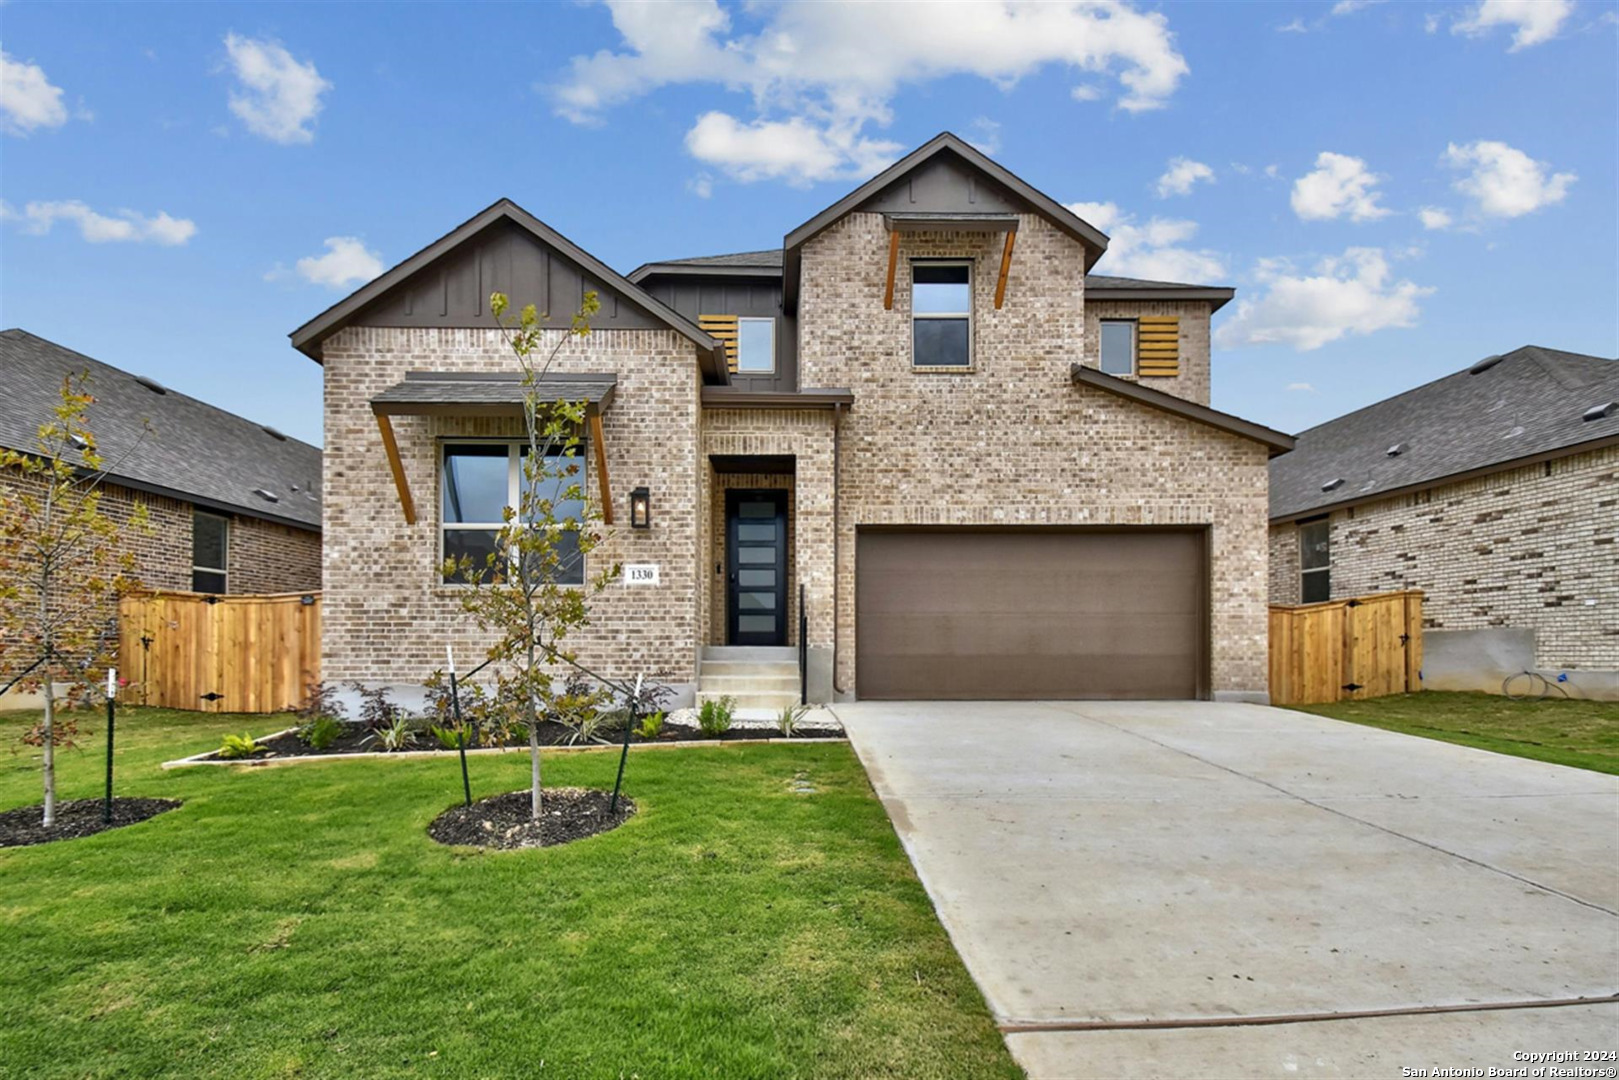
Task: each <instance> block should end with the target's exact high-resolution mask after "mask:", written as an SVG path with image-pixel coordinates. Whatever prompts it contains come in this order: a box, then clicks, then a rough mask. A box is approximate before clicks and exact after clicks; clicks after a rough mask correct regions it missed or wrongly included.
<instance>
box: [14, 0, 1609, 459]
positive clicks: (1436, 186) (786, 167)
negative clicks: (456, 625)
mask: <svg viewBox="0 0 1619 1080" xmlns="http://www.w3.org/2000/svg"><path fill="white" fill-rule="evenodd" d="M1616 29H1619V7H1616V6H1615V5H1614V4H1611V3H1610V4H1604V3H1597V2H1593V0H1533V2H1529V3H1516V2H1514V0H1485V2H1484V3H1480V2H1478V0H1466V2H1461V3H1439V4H1416V3H1365V2H1360V0H1343V2H1339V3H1335V4H1327V3H1323V4H1304V3H1286V2H1278V3H1265V4H1220V3H1198V4H1162V5H1151V6H1149V5H1131V4H1124V3H1097V4H1072V5H1070V4H1046V5H1039V6H1036V7H1022V6H1020V5H1017V4H999V3H994V4H977V5H966V4H963V5H939V6H935V7H930V8H926V9H923V8H921V7H917V6H908V5H898V4H894V5H886V6H880V7H867V8H858V7H854V6H848V5H841V6H840V5H832V4H820V5H803V6H796V7H776V6H772V5H750V6H746V7H743V6H735V5H716V4H714V3H711V2H699V3H694V4H690V5H687V6H685V7H684V8H682V7H679V6H676V5H613V6H608V5H599V4H596V5H590V4H587V5H574V4H554V5H543V6H541V5H536V6H522V7H518V6H495V5H489V6H482V7H469V6H435V5H424V4H417V5H408V6H405V5H401V6H393V7H384V6H381V5H372V4H365V5H341V6H339V5H311V4H299V5H279V4H278V5H251V4H236V5H193V4H187V5H164V6H147V5H142V4H138V3H121V4H35V3H28V2H16V0H13V2H9V3H4V4H3V6H0V48H3V50H4V54H5V59H4V70H3V76H4V77H3V79H0V199H3V206H0V218H3V220H0V324H3V325H5V326H21V327H23V328H25V329H27V330H30V331H32V332H34V333H37V334H40V335H42V336H44V337H47V338H51V339H52V340H55V341H59V342H61V343H62V344H65V345H68V346H69V347H72V348H76V349H79V350H80V351H83V352H86V353H89V354H90V355H92V356H95V357H97V358H98V359H102V360H105V361H106V362H108V363H111V364H114V365H116V366H118V367H122V368H126V369H129V370H132V371H136V372H140V373H144V374H149V375H152V376H154V377H156V378H158V379H160V380H162V381H163V382H165V383H168V384H169V385H171V386H174V387H176V388H177V389H180V390H183V391H185V392H187V393H190V394H193V395H195V396H197V397H200V398H203V399H205V400H208V401H211V402H214V403H216V404H218V405H220V406H222V407H224V408H227V409H230V410H232V411H234V412H239V413H242V414H244V415H246V416H249V417H252V418H253V419H256V420H259V421H262V422H266V423H270V424H274V425H275V426H277V427H280V428H282V429H283V430H285V431H287V432H289V433H291V434H294V435H297V436H299V437H302V438H306V439H309V440H310V441H313V442H319V440H320V376H319V369H318V368H317V367H316V365H315V364H314V363H312V362H311V361H309V360H307V359H305V358H304V357H302V356H301V355H300V354H298V353H296V352H294V351H293V350H292V348H291V347H290V346H289V345H288V343H287V338H286V334H287V332H288V331H290V330H292V329H293V328H294V327H296V326H297V325H299V324H300V323H302V322H304V321H305V320H306V319H308V318H309V317H310V316H312V315H314V314H316V313H317V312H319V311H320V310H322V309H323V308H325V307H326V306H328V305H329V304H331V303H332V302H333V301H335V300H337V299H339V298H340V297H342V296H343V295H345V294H346V293H347V292H348V291H350V290H352V289H353V288H354V287H356V286H357V285H358V284H360V283H362V282H363V280H364V279H365V277H366V276H369V274H371V273H374V272H376V271H377V270H378V269H380V268H384V267H386V266H390V265H392V264H394V263H395V262H397V261H399V260H400V259H402V258H404V257H405V256H407V255H409V254H410V253H412V252H413V251H415V250H416V249H418V248H419V247H421V246H423V245H424V244H426V243H427V242H429V241H431V240H432V239H434V238H436V237H437V236H439V235H441V234H443V233H444V232H446V231H448V230H449V229H450V228H452V227H453V226H454V225H456V224H458V223H459V222H461V221H463V220H465V219H466V218H468V217H470V216H471V215H472V214H474V213H475V212H477V211H478V210H480V209H482V208H483V207H484V206H486V205H488V204H489V203H491V202H493V201H494V200H496V199H497V198H499V197H501V196H509V197H511V198H513V199H515V200H517V201H518V202H519V203H521V204H522V205H524V206H525V207H527V208H528V209H529V210H531V211H533V212H534V213H535V214H537V215H538V216H540V217H541V218H543V219H544V220H546V221H547V222H548V223H550V224H551V225H553V226H554V227H556V228H557V229H559V230H561V231H562V232H563V233H564V234H566V235H567V236H569V237H570V238H572V239H573V240H575V241H576V242H578V243H580V244H581V245H583V246H584V247H586V248H587V249H589V250H590V251H592V252H593V253H594V254H596V255H597V256H598V257H600V258H602V259H603V260H605V261H606V262H607V263H609V264H610V265H612V266H615V267H617V268H619V269H620V270H624V271H628V270H630V269H632V268H633V267H635V266H637V265H639V264H640V263H642V262H644V261H649V260H653V259H658V258H667V257H678V256H687V255H696V254H705V253H712V252H720V251H736V250H744V249H752V248H766V247H775V246H779V244H780V243H781V237H782V235H783V234H784V233H785V232H787V231H788V230H789V229H791V228H792V227H793V226H795V225H797V224H798V223H800V222H802V221H803V220H805V219H806V218H808V217H810V216H811V215H813V214H814V213H816V212H817V211H818V210H820V209H821V208H823V207H824V206H826V205H827V204H829V203H831V202H833V201H834V200H836V199H837V198H838V197H840V196H841V195H842V194H843V193H844V192H846V191H847V190H849V189H850V188H851V187H853V186H854V185H855V184H856V183H858V182H859V180H861V179H863V178H864V177H865V176H867V175H869V174H870V173H871V172H873V171H875V170H876V169H877V168H879V167H881V166H882V165H883V164H885V163H886V162H887V161H889V160H892V159H893V158H894V157H896V156H898V155H899V154H901V153H903V152H904V151H905V150H908V149H910V148H911V147H913V146H915V145H917V144H919V143H921V142H923V141H925V140H926V139H928V138H930V137H931V136H932V135H934V134H936V133H937V132H939V131H941V130H946V129H948V130H953V131H955V132H957V133H958V134H960V135H962V136H964V137H966V138H968V139H970V140H972V141H974V142H976V143H978V144H979V145H981V146H982V147H983V148H984V149H986V150H988V151H990V152H991V153H992V154H994V155H995V156H996V157H997V158H998V159H999V160H1001V161H1002V162H1003V163H1004V164H1006V165H1007V166H1008V167H1009V168H1011V169H1012V170H1013V171H1015V172H1017V173H1018V174H1019V175H1021V176H1023V177H1024V178H1025V179H1026V180H1028V181H1030V182H1031V183H1033V184H1035V185H1036V186H1037V187H1039V188H1041V189H1043V190H1045V191H1046V192H1048V193H1049V194H1051V195H1052V196H1054V197H1055V198H1057V199H1059V200H1061V201H1063V202H1065V203H1069V204H1075V205H1077V206H1078V208H1079V209H1080V212H1081V213H1082V214H1084V215H1085V216H1087V217H1088V218H1089V219H1090V220H1091V221H1092V223H1093V224H1095V225H1097V226H1098V227H1101V228H1102V229H1103V230H1104V231H1106V232H1108V233H1109V234H1110V235H1111V236H1112V238H1113V246H1112V248H1111V250H1110V251H1109V253H1108V255H1107V256H1106V257H1105V258H1104V259H1103V261H1102V262H1101V263H1100V264H1099V265H1098V266H1097V272H1099V273H1107V272H1112V273H1128V274H1136V275H1138V276H1147V277H1165V278H1171V279H1183V280H1196V281H1201V282H1207V283H1217V284H1230V285H1234V286H1236V288H1237V296H1238V302H1236V303H1233V304H1231V305H1228V306H1227V308H1226V309H1225V310H1224V311H1222V312H1221V313H1220V314H1219V315H1217V316H1216V323H1215V326H1216V330H1215V334H1216V344H1217V347H1216V350H1215V359H1214V403H1215V405H1216V406H1217V407H1219V408H1223V409H1227V410H1229V411H1232V412H1235V413H1238V414H1240V415H1243V416H1246V417H1249V418H1251V419H1254V420H1258V421H1261V422H1264V423H1269V424H1272V425H1275V426H1277V427H1281V428H1284V429H1287V430H1298V429H1300V428H1303V427H1306V426H1309V425H1311V424H1314V423H1319V422H1320V421H1323V420H1326V419H1330V418H1331V417H1333V416H1336V415H1339V414H1341V413H1343V412H1346V411H1349V410H1351V409H1353V408H1357V407H1359V406H1361V405H1365V404H1368V403H1370V402H1372V401H1375V400H1377V399H1379V398H1382V397H1385V396H1387V395H1389V394H1392V393H1396V392H1398V391H1400V390H1403V389H1406V388H1409V387H1411V386H1414V385H1416V384H1418V383H1420V382H1424V381H1427V380H1428V379H1431V378H1435V377H1438V376H1440V375H1443V374H1446V373H1448V372H1450V371H1453V370H1456V369H1458V368H1460V367H1463V366H1465V365H1467V364H1469V363H1471V362H1472V361H1473V360H1476V359H1478V358H1479V357H1482V356H1485V355H1488V354H1490V353H1494V352H1502V351H1506V350H1508V349H1511V348H1514V347H1516V346H1518V345H1522V344H1526V343H1535V344H1543V345H1550V346H1554V347H1559V348H1565V349H1571V350H1576V351H1582V352H1592V353H1596V354H1599V355H1605V356H1613V355H1615V353H1616V352H1619V299H1616V297H1619V222H1616V212H1615V204H1616V198H1615V192H1616V186H1619V176H1616V171H1619V170H1616V157H1619V136H1616V131H1619V116H1616V100H1619V95H1616V93H1615V90H1616V84H1619V48H1616ZM1014 280H1015V279H1014ZM1014 287H1015V284H1014Z"/></svg>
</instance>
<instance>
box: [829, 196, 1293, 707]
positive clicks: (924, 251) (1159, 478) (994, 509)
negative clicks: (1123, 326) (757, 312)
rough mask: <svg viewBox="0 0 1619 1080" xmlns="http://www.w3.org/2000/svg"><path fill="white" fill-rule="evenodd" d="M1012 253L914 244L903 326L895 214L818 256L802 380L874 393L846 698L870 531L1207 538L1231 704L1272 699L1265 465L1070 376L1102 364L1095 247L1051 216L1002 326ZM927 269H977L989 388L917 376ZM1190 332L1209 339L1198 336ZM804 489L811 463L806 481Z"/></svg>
mask: <svg viewBox="0 0 1619 1080" xmlns="http://www.w3.org/2000/svg"><path fill="white" fill-rule="evenodd" d="M1000 251H1001V237H1000V236H999V235H998V234H986V233H966V232H963V233H936V234H930V235H926V236H921V235H917V234H902V240H901V244H900V266H901V271H900V273H898V274H897V275H896V278H895V288H894V305H893V309H892V310H891V311H885V310H884V309H883V307H882V295H883V287H884V281H885V279H886V276H887V232H886V229H885V228H884V223H883V219H882V217H881V215H879V214H869V213H856V214H851V215H849V216H848V217H846V218H844V219H843V220H842V221H840V222H838V223H837V224H835V225H833V226H831V227H830V228H829V229H827V230H826V231H825V232H823V233H821V234H820V235H819V236H817V237H816V238H814V239H813V240H811V241H809V242H808V243H806V244H805V245H804V248H803V255H802V259H803V264H802V265H803V269H802V279H801V280H802V285H801V294H800V302H799V327H800V333H799V363H800V371H801V376H800V379H801V382H802V384H803V385H805V386H846V387H849V388H850V389H852V390H853V391H854V394H855V405H854V407H853V409H852V410H851V411H850V412H849V414H848V415H847V416H846V417H845V418H844V420H843V430H842V436H841V438H842V461H843V467H842V470H841V493H840V498H841V504H842V505H841V514H840V521H839V528H840V537H839V541H840V542H839V551H840V561H841V565H840V566H839V567H838V577H839V579H840V584H841V588H840V589H839V596H838V604H837V618H838V630H839V633H838V639H839V640H838V665H837V681H838V685H839V686H840V688H842V689H843V690H845V691H855V692H856V693H857V692H858V690H857V688H856V687H855V686H854V658H855V651H854V648H855V643H854V634H855V625H854V610H855V609H854V589H853V583H854V569H855V568H854V559H855V547H854V544H855V533H856V529H857V527H858V526H860V525H876V524H953V525H1016V524H1028V525H1205V526H1208V527H1209V528H1210V530H1211V538H1210V547H1211V566H1210V592H1211V618H1212V628H1211V640H1212V654H1213V655H1212V662H1211V676H1212V685H1213V689H1214V691H1215V692H1216V693H1247V692H1263V691H1264V690H1265V688H1266V679H1267V660H1266V631H1267V627H1266V599H1267V597H1266V591H1267V590H1266V581H1265V570H1266V555H1265V529H1266V523H1267V516H1266V513H1267V512H1266V499H1267V493H1268V484H1269V481H1268V474H1267V465H1266V462H1267V451H1266V449H1265V447H1263V446H1261V445H1259V444H1258V443H1254V442H1250V441H1247V440H1244V439H1241V438H1238V437H1236V436H1233V435H1230V434H1227V433H1224V432H1221V431H1217V430H1215V429H1212V428H1208V427H1204V426H1201V425H1198V424H1195V423H1192V422H1189V421H1186V420H1182V419H1179V418H1176V417H1172V416H1169V415H1167V414H1164V413H1161V412H1158V411H1155V410H1152V409H1148V408H1146V407H1143V406H1140V405H1137V404H1134V403H1132V402H1128V401H1125V400H1123V399H1122V398H1119V397H1117V396H1115V395H1112V394H1108V393H1106V392H1105V391H1099V390H1092V389H1089V388H1082V387H1077V386H1075V385H1073V383H1072V381H1071V379H1070V375H1069V367H1070V365H1071V364H1072V363H1073V362H1074V360H1075V359H1076V358H1077V357H1086V358H1089V351H1088V350H1087V348H1086V347H1085V346H1084V344H1083V343H1084V342H1085V341H1086V340H1087V334H1086V322H1087V313H1086V310H1085V298H1084V263H1083V257H1082V252H1081V250H1080V248H1079V246H1078V245H1077V243H1076V242H1075V241H1073V240H1072V239H1070V238H1069V237H1067V236H1066V235H1064V234H1062V233H1061V232H1059V231H1058V230H1057V229H1055V228H1053V227H1052V226H1051V225H1050V224H1048V223H1047V222H1046V221H1045V220H1044V219H1043V218H1040V217H1037V216H1034V215H1023V216H1022V217H1021V218H1020V221H1019V231H1018V241H1017V249H1016V254H1015V256H1014V258H1013V262H1012V272H1011V275H1010V278H1009V282H1008V286H1007V292H1006V301H1005V304H1004V306H1003V307H1002V308H1001V310H999V311H996V310H995V308H994V288H995V282H996V278H997V276H998V273H999V256H1000ZM919 256H920V257H952V258H966V259H971V260H972V261H973V263H974V275H973V293H974V323H973V357H974V365H973V368H972V370H970V371H965V372H954V371H952V372H944V371H918V370H915V369H913V367H912V365H911V323H910V275H909V273H908V272H907V271H906V268H907V267H908V265H909V260H910V259H912V258H915V257H919ZM1116 303H1120V304H1122V302H1116ZM1146 307H1147V306H1146V305H1142V306H1141V307H1139V308H1136V309H1134V310H1138V311H1142V312H1144V311H1145V309H1146ZM1204 308H1205V310H1204V311H1203V312H1202V314H1201V315H1200V316H1199V317H1200V319H1201V320H1202V323H1203V325H1204V327H1205V328H1206V324H1207V318H1208V316H1207V311H1206V305H1204ZM1120 310H1121V313H1122V310H1123V309H1122V308H1121V309H1120ZM1190 322H1192V320H1188V323H1190ZM1183 333H1191V334H1197V333H1202V334H1203V335H1205V337H1206V329H1204V330H1201V331H1199V330H1196V329H1194V328H1193V327H1191V326H1190V325H1187V326H1183ZM1195 353H1196V349H1195V348H1189V349H1188V355H1187V356H1186V358H1185V359H1184V360H1183V364H1184V365H1185V367H1186V374H1184V375H1182V376H1181V379H1182V380H1185V383H1184V387H1185V392H1186V394H1187V396H1192V395H1193V391H1194V390H1195V389H1196V388H1197V387H1198V386H1200V385H1203V384H1206V382H1207V376H1206V374H1204V375H1198V374H1197V372H1196V368H1197V367H1198V357H1197V356H1196V355H1195ZM1204 355H1205V356H1206V352H1205V353H1204ZM1164 381H1167V380H1153V383H1154V384H1156V383H1160V382H1164ZM804 476H805V470H804V467H803V464H802V461H801V462H800V467H799V477H800V482H801V483H802V482H803V478H804ZM801 513H802V509H801ZM804 534H805V530H803V529H801V530H800V537H801V543H802V542H804V539H803V538H804ZM811 618H812V621H813V620H814V618H815V612H814V611H813V610H812V612H811ZM814 640H815V636H814V631H813V630H812V641H814Z"/></svg>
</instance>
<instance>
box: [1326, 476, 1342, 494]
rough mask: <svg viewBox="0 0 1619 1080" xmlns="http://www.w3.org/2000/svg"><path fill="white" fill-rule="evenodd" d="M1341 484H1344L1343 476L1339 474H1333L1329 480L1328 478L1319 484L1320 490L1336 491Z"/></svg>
mask: <svg viewBox="0 0 1619 1080" xmlns="http://www.w3.org/2000/svg"><path fill="white" fill-rule="evenodd" d="M1343 486H1344V478H1343V477H1341V476H1335V477H1333V478H1332V479H1331V480H1328V481H1327V482H1326V483H1325V484H1322V485H1321V490H1322V491H1337V490H1338V489H1339V488H1341V487H1343Z"/></svg>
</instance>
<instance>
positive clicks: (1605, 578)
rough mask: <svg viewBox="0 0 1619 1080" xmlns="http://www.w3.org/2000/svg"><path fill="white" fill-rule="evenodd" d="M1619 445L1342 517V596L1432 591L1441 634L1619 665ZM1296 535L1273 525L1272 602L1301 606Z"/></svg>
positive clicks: (1597, 665)
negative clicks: (1524, 643) (1503, 640)
mask: <svg viewBox="0 0 1619 1080" xmlns="http://www.w3.org/2000/svg"><path fill="white" fill-rule="evenodd" d="M1616 481H1619V447H1607V448H1605V449H1602V450H1595V451H1590V452H1587V453H1583V454H1575V455H1572V456H1570V457H1566V458H1561V459H1559V460H1557V461H1552V462H1549V463H1546V464H1541V465H1530V466H1526V467H1524V468H1521V469H1512V470H1509V471H1506V472H1500V473H1496V474H1494V475H1492V476H1485V477H1480V478H1477V479H1474V480H1465V481H1462V482H1461V483H1457V484H1446V485H1444V486H1442V487H1437V488H1433V489H1431V490H1429V491H1425V492H1418V493H1416V494H1414V495H1401V496H1397V497H1395V498H1391V499H1384V500H1382V501H1379V502H1374V503H1368V504H1366V505H1363V506H1357V507H1353V508H1351V509H1345V510H1338V511H1334V512H1333V514H1332V516H1331V519H1330V520H1331V531H1332V595H1333V597H1334V598H1335V599H1337V598H1343V597H1350V596H1358V595H1361V594H1363V593H1372V592H1387V591H1390V590H1396V589H1421V590H1422V591H1423V594H1424V596H1423V605H1422V611H1423V625H1424V626H1425V627H1428V628H1430V629H1434V630H1479V629H1485V628H1488V627H1496V626H1502V627H1513V628H1517V629H1533V630H1534V631H1535V646H1536V657H1535V659H1536V662H1537V663H1538V664H1539V665H1540V666H1542V667H1547V668H1586V669H1599V670H1614V669H1619V483H1616ZM1297 566H1298V529H1297V526H1295V525H1291V524H1289V525H1278V526H1276V527H1275V528H1273V529H1271V600H1272V602H1273V603H1297V600H1298V595H1299V593H1298V590H1299V583H1298V572H1297Z"/></svg>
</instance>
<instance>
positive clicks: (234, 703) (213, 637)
mask: <svg viewBox="0 0 1619 1080" xmlns="http://www.w3.org/2000/svg"><path fill="white" fill-rule="evenodd" d="M118 653H119V662H118V671H119V674H120V675H122V676H123V678H125V679H127V680H128V681H129V689H130V691H131V692H132V693H131V696H132V697H133V698H134V699H135V700H138V701H140V702H141V703H143V704H146V705H158V706H162V707H164V708H169V709H197V710H200V711H202V712H242V713H256V712H280V711H281V710H283V709H285V708H287V707H288V706H289V705H296V704H298V703H299V702H301V701H303V699H304V691H305V688H306V687H308V685H309V684H310V683H315V682H319V681H320V593H318V592H317V593H285V594H278V595H267V596H205V595H202V594H199V593H135V594H132V595H130V596H126V597H124V599H123V600H122V602H121V603H120V604H119V605H118Z"/></svg>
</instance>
